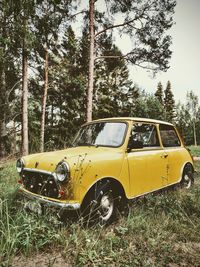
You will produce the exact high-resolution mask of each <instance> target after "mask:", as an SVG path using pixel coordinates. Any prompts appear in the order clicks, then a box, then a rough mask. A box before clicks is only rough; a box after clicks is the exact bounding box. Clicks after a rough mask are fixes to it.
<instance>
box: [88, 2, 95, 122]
mask: <svg viewBox="0 0 200 267" xmlns="http://www.w3.org/2000/svg"><path fill="white" fill-rule="evenodd" d="M89 4H90V10H89V21H90V22H89V34H90V49H89V76H88V91H87V122H89V121H91V120H92V99H93V85H94V0H90V1H89Z"/></svg>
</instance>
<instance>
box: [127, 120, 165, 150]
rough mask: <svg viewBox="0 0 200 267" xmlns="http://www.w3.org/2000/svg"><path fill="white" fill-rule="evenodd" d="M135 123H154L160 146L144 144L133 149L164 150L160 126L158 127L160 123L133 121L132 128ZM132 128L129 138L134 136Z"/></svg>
mask: <svg viewBox="0 0 200 267" xmlns="http://www.w3.org/2000/svg"><path fill="white" fill-rule="evenodd" d="M135 124H145V125H152V126H154V127H155V129H156V134H157V139H158V144H159V145H158V146H144V147H143V148H133V149H131V151H150V150H162V149H163V148H162V142H161V137H160V132H159V128H158V124H157V123H155V122H145V121H133V123H132V126H131V127H132V129H133V127H134V125H135ZM132 129H131V132H130V136H129V139H130V138H131V136H132Z"/></svg>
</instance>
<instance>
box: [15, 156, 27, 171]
mask: <svg viewBox="0 0 200 267" xmlns="http://www.w3.org/2000/svg"><path fill="white" fill-rule="evenodd" d="M24 167H25V162H24V160H23V159H22V158H20V159H18V160H17V162H16V170H17V172H18V173H22V171H23V169H24Z"/></svg>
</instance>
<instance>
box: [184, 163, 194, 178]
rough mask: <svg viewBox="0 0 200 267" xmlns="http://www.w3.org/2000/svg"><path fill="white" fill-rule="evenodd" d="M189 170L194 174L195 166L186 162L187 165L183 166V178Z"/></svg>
mask: <svg viewBox="0 0 200 267" xmlns="http://www.w3.org/2000/svg"><path fill="white" fill-rule="evenodd" d="M188 168H189V169H191V170H192V172H193V173H194V165H193V164H192V163H191V162H189V161H188V162H186V163H185V164H184V166H183V170H182V176H183V174H184V172H185V171H186V170H187V169H188Z"/></svg>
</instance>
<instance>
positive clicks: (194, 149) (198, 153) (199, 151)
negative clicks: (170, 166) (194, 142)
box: [189, 146, 200, 157]
mask: <svg viewBox="0 0 200 267" xmlns="http://www.w3.org/2000/svg"><path fill="white" fill-rule="evenodd" d="M189 149H190V151H191V153H192V155H193V156H195V157H200V146H190V147H189Z"/></svg>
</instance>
